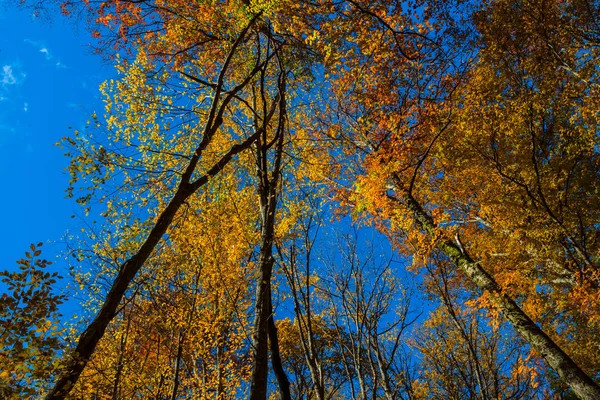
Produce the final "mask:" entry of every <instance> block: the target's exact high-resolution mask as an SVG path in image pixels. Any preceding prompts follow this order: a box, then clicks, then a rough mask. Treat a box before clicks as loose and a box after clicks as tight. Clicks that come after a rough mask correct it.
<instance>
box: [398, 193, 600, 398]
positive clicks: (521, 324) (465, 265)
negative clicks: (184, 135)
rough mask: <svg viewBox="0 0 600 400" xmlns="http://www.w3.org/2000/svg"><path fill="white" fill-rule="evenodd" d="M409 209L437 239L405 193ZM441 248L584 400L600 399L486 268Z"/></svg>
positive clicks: (445, 245)
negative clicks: (504, 291) (488, 295)
mask: <svg viewBox="0 0 600 400" xmlns="http://www.w3.org/2000/svg"><path fill="white" fill-rule="evenodd" d="M404 198H405V201H406V205H407V206H408V209H409V210H410V211H411V212H412V213H413V216H414V218H415V220H416V222H417V224H418V225H419V226H420V227H421V228H422V229H423V230H424V231H425V232H426V233H427V234H429V235H430V236H434V235H435V232H436V225H435V223H434V221H433V218H432V217H431V216H430V215H429V214H428V213H427V212H426V211H425V209H424V208H423V207H422V206H421V204H419V202H417V200H416V199H415V198H414V197H413V195H412V193H410V192H406V193H405V196H404ZM437 247H438V248H439V249H440V250H441V251H442V252H443V253H444V254H445V255H446V256H447V257H448V258H450V260H452V262H453V263H454V264H455V265H456V266H457V267H458V268H459V269H460V270H461V271H463V273H464V274H465V275H466V276H467V277H468V278H469V279H470V280H471V282H473V283H474V284H476V285H477V286H478V287H479V288H480V289H481V290H483V291H484V292H487V293H489V294H490V295H491V296H490V297H491V298H492V300H493V301H494V303H495V305H496V306H497V307H498V309H499V310H500V311H502V313H503V314H504V317H505V318H506V319H507V320H508V321H509V322H510V323H511V324H512V325H513V327H514V328H515V330H516V331H517V332H518V333H519V334H520V335H521V336H522V337H523V338H524V339H525V340H526V341H527V342H528V343H529V345H530V346H531V348H532V349H534V350H535V351H537V352H538V353H539V354H541V356H542V357H543V358H544V359H545V360H546V361H547V362H548V364H550V366H551V367H552V368H553V369H554V370H555V371H556V372H557V373H558V375H559V376H560V378H561V379H562V380H563V382H564V383H566V384H567V385H568V386H569V387H570V388H571V389H572V390H573V391H574V392H575V394H577V396H579V397H580V398H581V399H584V400H598V399H600V387H599V386H598V385H597V384H596V383H595V382H594V381H593V380H592V379H591V378H590V377H589V376H588V375H587V374H586V373H585V372H583V370H582V369H581V368H579V366H578V365H577V364H575V362H574V361H573V360H572V359H571V358H570V357H569V356H568V355H567V354H566V353H565V352H564V351H563V350H562V349H561V348H560V347H559V346H558V345H557V344H556V343H554V341H553V340H552V339H550V337H549V336H548V335H547V334H546V333H545V332H544V331H542V329H540V327H539V326H537V325H536V323H535V322H533V321H532V320H531V318H529V316H528V315H527V314H525V312H524V311H523V310H522V309H521V308H520V307H519V305H518V304H517V303H516V302H515V301H514V300H512V299H511V298H510V297H508V296H507V295H506V294H504V293H503V292H502V288H501V287H500V286H499V285H498V283H497V282H496V281H495V280H494V278H493V277H492V276H491V275H490V274H488V273H487V272H486V271H485V270H484V269H483V267H482V266H481V265H480V264H479V263H477V262H475V261H474V260H473V259H472V258H471V257H470V256H469V254H468V253H467V252H466V251H465V249H464V248H462V246H460V245H459V244H458V243H454V242H453V241H451V240H449V239H446V240H444V239H442V240H440V241H439V242H438V243H437Z"/></svg>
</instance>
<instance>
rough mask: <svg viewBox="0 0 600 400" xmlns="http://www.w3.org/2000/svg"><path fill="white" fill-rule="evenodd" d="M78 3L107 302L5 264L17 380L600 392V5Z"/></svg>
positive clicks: (73, 143)
mask: <svg viewBox="0 0 600 400" xmlns="http://www.w3.org/2000/svg"><path fill="white" fill-rule="evenodd" d="M25 5H26V6H31V7H34V9H35V10H37V11H40V10H42V9H44V8H46V7H51V5H50V4H44V3H43V2H42V3H36V2H32V3H31V4H28V3H27V2H25ZM60 6H61V11H62V13H63V14H64V16H65V17H68V18H74V19H75V20H76V21H78V23H81V24H86V25H87V26H89V27H90V33H91V38H90V41H91V42H92V43H93V45H94V46H96V47H97V48H98V50H99V51H100V52H101V53H102V55H103V56H104V57H106V58H107V59H108V60H110V62H111V63H112V64H113V65H114V68H115V69H116V71H117V74H116V77H115V78H114V79H111V80H108V81H106V82H104V83H103V84H102V85H101V87H100V91H101V93H102V96H103V101H104V105H105V108H104V110H98V112H97V113H95V114H93V115H91V116H90V119H91V124H90V128H89V129H87V130H86V131H85V132H80V131H75V132H74V134H73V135H72V136H69V137H66V138H64V139H63V140H62V142H61V145H62V146H63V147H64V149H65V152H66V155H67V156H68V157H69V159H70V164H69V168H68V172H69V174H70V179H71V180H70V186H69V188H68V192H67V193H68V196H70V197H72V198H74V199H75V200H76V201H77V202H78V203H79V204H80V205H81V206H82V207H83V209H84V210H85V212H86V213H90V214H91V217H90V218H92V217H94V218H96V219H98V217H100V218H99V222H98V224H97V225H94V224H89V225H87V227H88V228H86V229H84V230H83V231H84V232H83V234H82V235H81V236H80V238H78V240H77V241H76V242H74V243H73V244H72V250H71V256H72V258H71V259H72V262H73V266H72V269H71V279H72V280H73V282H75V283H76V284H77V286H78V287H79V293H78V294H77V296H78V297H83V298H85V299H86V302H85V303H84V307H85V309H86V313H87V315H86V316H84V318H83V320H78V321H76V322H68V320H69V317H70V316H69V315H64V316H59V315H58V312H57V307H58V305H59V304H60V303H62V302H63V301H64V300H65V295H63V294H56V293H57V291H58V289H56V288H54V289H53V287H54V286H55V284H56V276H51V275H50V274H48V273H44V272H43V271H42V269H43V268H45V266H46V264H47V261H45V260H39V259H38V257H39V256H40V250H39V249H38V248H39V246H37V247H36V246H32V248H31V251H32V252H33V253H32V254H29V253H28V254H26V258H25V259H23V260H21V261H19V264H20V265H21V267H20V271H21V272H19V273H13V274H11V273H8V272H7V273H3V274H2V273H0V276H1V277H2V279H3V282H4V283H5V284H6V285H8V287H9V288H10V290H9V291H8V292H7V293H5V294H3V295H2V297H1V299H0V317H1V319H0V323H1V324H0V326H2V329H3V331H2V333H1V335H0V371H2V372H0V393H2V395H3V396H7V398H23V396H34V397H35V396H37V397H45V398H47V399H64V398H72V399H88V398H89V399H92V398H94V399H96V398H97V399H101V398H107V399H108V398H112V399H133V398H160V399H163V398H165V399H166V398H169V399H173V400H175V399H184V398H186V399H187V398H198V399H204V398H215V399H225V398H238V397H241V398H250V399H253V400H263V399H266V398H282V399H292V398H294V399H305V398H306V399H319V400H325V399H345V398H352V399H366V398H386V399H390V400H391V399H545V398H559V399H569V398H575V397H577V398H581V399H596V400H597V399H600V386H599V382H600V291H599V285H600V234H599V233H598V226H600V225H599V224H600V192H599V188H600V157H599V156H600V153H599V144H600V138H599V135H598V134H596V131H597V130H598V128H599V121H600V115H599V113H600V91H599V90H600V87H599V84H600V79H599V76H598V74H599V71H600V69H599V68H598V59H599V58H598V57H599V55H600V54H599V53H600V3H598V2H596V1H592V0H589V1H588V0H560V1H559V0H523V1H519V0H482V1H459V0H456V1H439V0H415V1H394V0H389V1H388V0H377V1H363V0H347V1H345V0H340V1H329V0H326V1H321V0H316V1H311V2H289V1H286V0H264V1H239V0H227V1H216V0H215V1H204V0H198V1H192V2H190V1H181V0H100V1H93V2H92V1H86V0H84V1H83V2H78V1H70V0H69V1H66V2H64V3H61V4H60ZM28 288H29V289H28ZM40 321H42V322H43V323H40ZM65 321H67V322H65ZM17 323H18V324H21V325H17ZM65 324H66V326H67V327H68V329H67V327H65Z"/></svg>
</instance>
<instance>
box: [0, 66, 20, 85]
mask: <svg viewBox="0 0 600 400" xmlns="http://www.w3.org/2000/svg"><path fill="white" fill-rule="evenodd" d="M0 82H2V84H3V85H14V84H15V83H17V78H15V74H14V72H13V69H12V67H11V66H10V65H5V66H3V67H2V81H0Z"/></svg>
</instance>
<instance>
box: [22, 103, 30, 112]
mask: <svg viewBox="0 0 600 400" xmlns="http://www.w3.org/2000/svg"><path fill="white" fill-rule="evenodd" d="M27 110H29V104H27V103H23V111H25V112H27Z"/></svg>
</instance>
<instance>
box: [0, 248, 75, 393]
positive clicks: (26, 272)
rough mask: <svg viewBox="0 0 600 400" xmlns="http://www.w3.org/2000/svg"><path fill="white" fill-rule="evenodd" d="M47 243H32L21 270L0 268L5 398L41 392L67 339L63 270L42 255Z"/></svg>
mask: <svg viewBox="0 0 600 400" xmlns="http://www.w3.org/2000/svg"><path fill="white" fill-rule="evenodd" d="M41 246H42V243H38V244H37V245H33V244H32V245H31V248H30V250H29V251H27V252H26V253H25V258H22V259H20V260H18V261H17V265H18V269H17V270H16V271H15V270H4V271H1V272H0V277H1V278H2V295H1V297H0V371H1V372H0V395H1V396H2V397H3V398H5V399H20V398H24V397H31V396H38V395H40V394H41V392H43V390H44V389H45V386H46V380H47V379H48V376H52V375H53V373H54V372H55V371H56V369H57V368H58V364H59V355H60V351H62V349H63V346H64V345H65V343H64V342H63V341H62V340H61V336H62V335H63V334H64V328H63V327H62V325H61V323H60V318H61V314H60V313H59V310H58V307H59V306H60V305H61V304H62V303H63V302H64V300H65V296H64V295H63V294H57V293H56V291H55V288H54V285H55V284H56V282H57V279H58V278H59V276H58V273H57V272H53V273H50V272H46V268H47V267H48V266H49V265H50V264H52V263H51V262H50V261H47V260H45V259H43V258H40V255H41V252H42V251H41V250H40V247H41Z"/></svg>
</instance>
